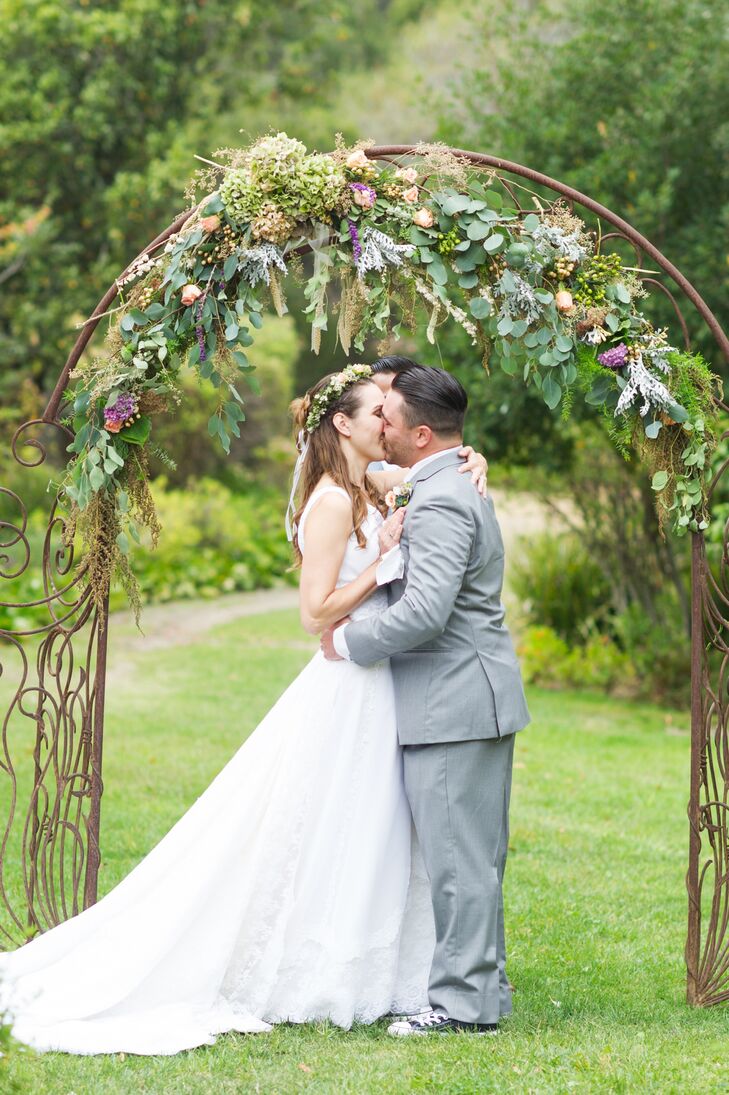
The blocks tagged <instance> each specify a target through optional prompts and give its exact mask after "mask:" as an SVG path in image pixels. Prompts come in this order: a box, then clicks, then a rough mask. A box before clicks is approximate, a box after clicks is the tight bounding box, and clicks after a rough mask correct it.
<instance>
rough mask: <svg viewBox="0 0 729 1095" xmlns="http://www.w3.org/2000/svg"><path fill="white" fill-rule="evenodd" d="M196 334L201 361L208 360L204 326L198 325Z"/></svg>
mask: <svg viewBox="0 0 729 1095" xmlns="http://www.w3.org/2000/svg"><path fill="white" fill-rule="evenodd" d="M195 334H196V335H197V344H198V346H199V347H200V361H206V360H207V356H208V355H207V351H206V350H205V332H204V331H203V329H202V327H196V328H195Z"/></svg>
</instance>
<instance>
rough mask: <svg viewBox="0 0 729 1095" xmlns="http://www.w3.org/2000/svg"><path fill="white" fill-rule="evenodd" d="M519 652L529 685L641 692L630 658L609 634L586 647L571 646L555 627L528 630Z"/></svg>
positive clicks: (600, 636) (593, 640)
mask: <svg viewBox="0 0 729 1095" xmlns="http://www.w3.org/2000/svg"><path fill="white" fill-rule="evenodd" d="M518 649H519V656H520V658H521V660H522V671H523V674H524V679H525V680H526V681H527V682H528V683H532V684H539V685H542V686H544V687H547V688H549V687H552V688H564V687H568V688H589V689H596V690H599V691H604V692H619V693H620V694H621V695H637V694H639V692H640V689H639V686H638V679H637V676H636V673H635V670H634V668H633V665H632V663H631V659H630V657H629V655H628V654H627V653H626V652H625V651H622V650H620V649H619V647H618V646H617V644H616V643H615V642H614V641H613V640H612V639H610V638H609V636H607V635H600V634H594V635H592V636H591V637H590V638H589V639H588V641H587V642H586V643H585V644H584V646H580V645H576V646H570V645H569V644H568V643H566V642H565V641H564V639H562V638H560V636H559V635H558V634H557V633H556V632H555V631H554V630H553V629H552V628H551V627H528V628H526V630H525V631H524V633H523V635H522V638H521V641H520V643H519V648H518Z"/></svg>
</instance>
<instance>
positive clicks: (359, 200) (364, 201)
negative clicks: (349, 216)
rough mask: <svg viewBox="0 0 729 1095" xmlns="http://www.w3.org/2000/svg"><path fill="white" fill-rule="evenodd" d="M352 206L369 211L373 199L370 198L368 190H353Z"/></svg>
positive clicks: (370, 193)
mask: <svg viewBox="0 0 729 1095" xmlns="http://www.w3.org/2000/svg"><path fill="white" fill-rule="evenodd" d="M352 197H353V199H354V204H355V205H358V206H359V207H360V209H371V208H372V206H373V205H374V204H375V199H374V198H373V196H372V192H371V191H370V190H354V191H353V192H352Z"/></svg>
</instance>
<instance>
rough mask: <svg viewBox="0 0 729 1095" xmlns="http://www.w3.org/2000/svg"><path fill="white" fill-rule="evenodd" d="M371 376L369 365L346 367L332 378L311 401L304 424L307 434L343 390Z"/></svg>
mask: <svg viewBox="0 0 729 1095" xmlns="http://www.w3.org/2000/svg"><path fill="white" fill-rule="evenodd" d="M371 376H372V366H371V365H347V367H346V369H342V371H341V373H337V374H336V376H333V377H332V379H331V380H330V381H329V383H328V384H327V386H326V387H325V388H322V390H321V391H320V392H318V393H317V395H315V396H314V398H313V399H312V401H311V407H310V409H309V413H308V415H307V416H306V423H305V425H306V430H307V433H311V431H312V430H315V429H316V427H317V426H318V425H319V423H320V422H321V420H322V418H323V417H324V415H325V414H326V413H327V411H328V410H329V408H330V406H332V404H334V403H336V402H337V400H338V399H339V397H340V396H341V394H342V392H343V391H344V390H345V388H349V387H351V385H352V384H356V383H357V381H358V380H367V379H368V378H369V377H371Z"/></svg>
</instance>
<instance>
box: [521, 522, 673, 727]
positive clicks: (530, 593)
mask: <svg viewBox="0 0 729 1095" xmlns="http://www.w3.org/2000/svg"><path fill="white" fill-rule="evenodd" d="M588 528H589V526H588ZM616 532H617V535H618V536H620V530H616ZM590 539H591V536H590V534H589V533H586V534H585V537H584V541H583V540H582V539H580V537H578V536H577V535H574V534H572V535H570V534H565V535H562V536H555V535H553V534H550V533H543V534H541V535H540V536H536V537H534V538H532V539H531V540H530V541H529V542H528V543H525V545H524V547H523V549H522V554H521V555H517V556H516V558H515V559H514V560H512V563H511V568H510V580H511V585H512V588H513V590H514V593H515V594H516V595H517V597H518V598H519V599H520V601H521V609H522V612H523V615H524V618H525V619H526V620H527V622H528V626H527V627H526V628H525V629H524V632H523V635H522V636H521V638H520V643H519V653H520V656H521V657H522V659H523V667H524V673H525V676H526V679H527V680H528V681H531V682H533V683H535V684H541V685H546V686H549V687H559V688H579V687H587V688H596V689H600V690H604V691H607V692H616V693H618V694H622V695H632V696H641V697H644V698H646V699H651V700H654V701H655V702H658V703H662V704H667V705H679V706H684V705H687V704H688V702H689V695H690V680H691V671H690V662H689V640H688V636H687V632H686V629H685V626H684V621H683V614H682V605H681V604H680V603H679V599H678V597H677V595H676V591H675V589H673V588H672V587H671V586H670V585H668V584H666V585H665V586H663V587H660V586H659V588H658V589H657V591H656V592H655V593H654V594H653V596H652V599H649V600H646V599H645V592H646V589H645V587H646V586H647V585H648V583H647V582H644V583H643V589H642V590H641V592H642V593H643V596H644V599H643V600H641V599H640V597H639V596H638V595H637V592H638V591H632V592H631V595H630V596H629V597H628V599H627V601H626V600H625V599H624V598H623V597H621V596H620V592H621V591H620V590H619V587H618V588H615V587H614V586H613V585H612V584H611V583H610V582H609V581H608V579H607V572H608V571H609V569H610V567H611V565H612V564H613V562H614V561H613V560H611V559H610V558H609V557H608V556H607V555H606V556H605V557H604V558H602V559H600V563H599V564H598V561H597V558H596V557H595V556H594V555H592V554H590V553H589V552H588V550H587V549H586V545H587V544H589V542H590ZM621 542H622V543H623V546H627V547H628V549H629V550H639V548H638V545H637V544H634V545H631V544H630V542H628V544H627V545H626V544H625V542H624V539H623V538H621ZM602 550H603V551H604V552H607V551H608V550H609V541H603V545H602ZM606 564H607V566H606ZM620 565H622V566H623V567H626V566H627V565H628V558H627V556H626V553H625V552H623V553H622V557H621V559H619V560H618V566H620ZM654 580H655V576H654ZM616 593H618V596H616ZM648 609H649V610H648Z"/></svg>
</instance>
